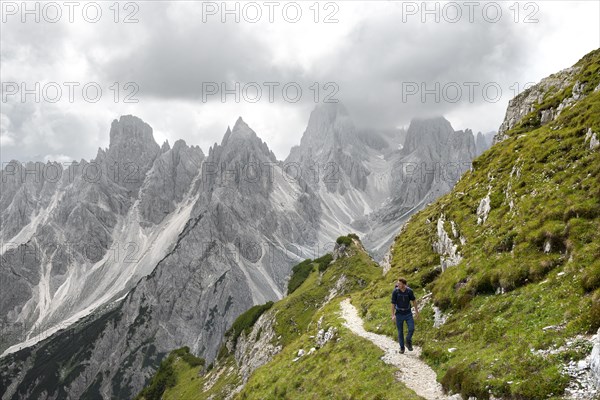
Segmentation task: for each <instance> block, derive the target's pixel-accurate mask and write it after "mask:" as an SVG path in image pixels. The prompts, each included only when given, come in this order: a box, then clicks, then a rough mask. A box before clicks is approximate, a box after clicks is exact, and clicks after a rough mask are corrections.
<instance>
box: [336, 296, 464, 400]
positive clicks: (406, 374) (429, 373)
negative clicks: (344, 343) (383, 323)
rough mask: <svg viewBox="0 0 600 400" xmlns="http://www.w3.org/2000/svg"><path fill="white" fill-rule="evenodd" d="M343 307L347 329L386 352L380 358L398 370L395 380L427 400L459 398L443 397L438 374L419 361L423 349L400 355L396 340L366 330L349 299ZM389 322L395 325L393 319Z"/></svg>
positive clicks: (342, 304) (344, 302)
mask: <svg viewBox="0 0 600 400" xmlns="http://www.w3.org/2000/svg"><path fill="white" fill-rule="evenodd" d="M340 306H341V309H342V313H341V315H342V318H344V319H345V320H346V322H344V326H345V327H346V328H348V329H350V330H351V331H352V332H353V333H355V334H356V335H358V336H360V337H363V338H365V339H367V340H369V341H371V342H372V343H373V344H375V345H376V346H377V347H379V348H380V349H382V350H383V351H385V354H384V356H383V357H382V358H381V359H382V360H383V361H384V362H385V363H386V364H391V365H394V366H396V367H398V372H397V373H396V378H397V379H398V380H400V381H402V382H403V383H404V384H405V385H406V386H407V387H408V388H409V389H411V390H413V391H414V392H415V393H417V394H418V395H419V396H421V397H424V398H426V399H427V400H453V399H455V398H457V397H455V396H446V395H445V394H444V392H443V391H442V385H440V384H439V383H438V382H437V380H436V375H435V372H434V371H433V370H432V369H431V368H430V367H429V366H428V365H427V364H426V363H425V362H423V361H421V359H419V356H420V355H421V348H420V347H418V346H414V345H413V349H414V350H413V351H406V353H404V354H400V353H399V352H398V350H399V349H400V345H399V344H398V341H397V340H393V339H391V338H389V337H388V336H385V335H379V334H377V333H374V332H368V331H366V330H365V328H364V327H363V321H362V319H361V317H360V316H359V315H358V311H357V310H356V307H354V306H353V305H352V304H351V303H350V299H345V300H343V301H342V302H341V303H340ZM390 323H392V322H391V320H390ZM458 398H460V396H459V397H458Z"/></svg>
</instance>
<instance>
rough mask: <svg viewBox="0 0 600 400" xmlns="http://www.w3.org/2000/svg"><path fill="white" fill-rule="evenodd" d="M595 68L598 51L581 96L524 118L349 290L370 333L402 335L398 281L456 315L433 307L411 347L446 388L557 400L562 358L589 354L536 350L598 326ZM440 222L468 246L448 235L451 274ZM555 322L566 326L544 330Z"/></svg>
mask: <svg viewBox="0 0 600 400" xmlns="http://www.w3.org/2000/svg"><path fill="white" fill-rule="evenodd" d="M599 61H600V51H595V52H593V53H591V55H588V56H586V57H585V58H584V59H583V60H582V62H580V65H581V66H582V72H580V76H579V77H576V80H577V79H579V80H580V81H582V82H583V81H586V82H588V83H589V85H588V86H587V87H586V89H585V92H586V93H587V95H588V97H587V98H586V99H584V100H582V101H580V102H578V103H577V104H576V105H575V106H573V107H572V108H568V109H566V110H564V111H563V112H562V113H561V115H560V117H559V118H558V119H557V120H556V121H554V122H551V123H550V124H547V125H544V126H542V127H540V126H539V124H537V125H536V124H531V123H529V122H527V119H526V121H525V122H523V123H522V124H520V125H519V126H517V127H516V128H515V129H514V130H512V131H510V132H508V136H509V138H508V139H506V140H505V141H503V142H501V143H499V144H497V145H495V146H493V147H492V148H491V149H490V150H488V151H487V152H485V153H484V154H483V155H482V156H480V157H479V158H478V159H477V160H475V162H474V168H473V170H472V171H470V172H467V173H466V174H465V176H464V177H463V178H462V179H461V180H460V181H459V182H458V184H457V185H456V186H455V188H454V189H453V190H452V192H451V193H449V194H448V195H446V196H443V197H442V198H440V199H439V200H438V201H436V202H435V203H433V204H432V205H430V206H429V207H427V208H426V209H425V210H423V211H422V212H420V213H418V214H416V215H414V216H413V217H412V218H411V220H410V222H409V223H408V224H407V225H406V227H405V229H404V231H403V233H402V234H401V235H400V236H399V237H397V238H396V241H395V243H394V246H393V258H392V266H391V270H390V272H389V273H388V274H387V275H386V276H385V277H383V278H382V279H380V280H378V281H376V282H373V283H372V284H371V285H370V286H369V288H368V289H367V290H365V291H362V292H360V293H357V294H355V295H353V298H354V303H355V304H357V305H359V306H360V309H361V310H362V312H363V317H364V319H365V320H366V327H367V329H370V330H372V331H378V332H384V333H386V334H388V335H389V336H391V337H395V335H396V332H395V327H394V326H393V324H391V323H389V315H388V314H389V298H390V294H391V290H392V288H393V281H394V280H395V279H396V278H397V277H398V276H400V275H402V276H405V277H406V278H407V279H408V280H409V285H410V286H411V287H412V288H413V289H415V290H416V294H417V296H419V295H420V296H423V295H424V294H425V293H432V299H433V304H435V305H437V306H438V307H440V308H441V309H442V310H444V311H445V312H446V313H448V314H449V315H450V317H449V319H448V321H447V323H446V324H445V325H442V327H440V328H439V329H437V328H434V327H433V310H432V308H431V307H429V306H428V307H426V309H425V310H424V311H423V313H422V318H421V320H420V321H419V322H418V323H417V330H416V333H415V342H416V343H417V344H418V345H421V346H423V356H424V358H425V360H426V361H427V362H428V363H429V364H430V365H432V367H433V368H434V369H435V370H436V372H437V374H438V378H439V380H440V381H441V382H442V384H443V386H444V387H445V388H446V389H450V390H452V391H454V392H459V393H462V394H463V395H464V396H477V397H478V398H487V396H488V394H489V392H491V393H493V394H494V395H495V396H497V397H500V396H501V397H506V398H515V399H517V398H518V399H539V398H551V397H555V396H559V395H560V394H561V393H563V391H564V388H565V387H566V385H567V384H568V378H566V377H565V376H563V375H562V374H561V372H560V365H561V361H562V362H564V361H568V360H569V359H570V358H573V359H577V358H581V357H583V354H578V353H566V354H563V355H557V356H552V357H548V358H542V357H541V356H538V355H535V354H533V353H532V352H531V349H547V348H549V347H551V346H560V345H561V344H563V343H565V341H566V340H567V338H572V337H573V336H575V335H577V334H591V333H594V332H595V331H596V330H597V329H598V328H599V327H600V289H599V288H600V261H599V260H600V180H599V179H598V177H599V176H600V156H599V154H598V151H597V150H596V151H591V150H590V149H589V142H588V143H585V142H584V137H585V132H586V131H587V129H588V128H592V130H593V131H594V132H600V93H598V92H596V93H593V92H592V90H593V88H594V87H595V86H597V85H598V82H599V81H600V75H599V74H598V71H599V68H598V66H599V65H600V62H599ZM553 96H559V97H561V98H562V97H564V96H565V93H562V92H561V93H556V94H554V95H551V96H547V97H546V98H545V99H544V103H545V104H550V103H552V104H554V103H556V102H557V101H558V103H559V102H560V101H561V99H556V98H553ZM539 109H542V108H540V107H538V110H539ZM537 116H538V114H537V111H534V112H533V113H532V114H531V116H530V117H531V118H530V119H535V118H537ZM517 170H518V171H519V174H517V173H516V171H517ZM488 191H490V199H491V203H492V210H491V212H490V214H489V216H488V219H487V221H486V222H485V223H483V224H481V225H478V224H477V215H476V210H477V207H478V205H479V202H480V200H481V199H482V198H483V197H485V196H486V195H487V193H488ZM507 191H508V192H509V193H510V198H507V196H506V194H505V193H506V192H507ZM510 199H512V200H513V208H512V209H511V207H510ZM442 215H443V216H444V218H445V220H446V224H445V225H446V226H445V229H446V231H447V232H448V233H449V234H450V235H451V229H450V221H453V222H454V223H455V225H456V229H457V230H458V234H459V236H462V237H464V238H465V239H466V243H465V244H464V245H462V244H460V242H459V240H458V238H453V240H454V242H455V243H457V244H458V251H460V253H461V254H462V256H463V260H462V262H461V263H460V264H459V265H457V266H454V267H450V268H449V269H447V270H446V271H445V272H444V273H441V271H440V269H439V264H440V257H439V255H438V254H436V253H435V252H434V251H433V248H432V245H433V243H434V241H435V240H436V238H437V233H436V224H437V221H438V219H439V218H440V217H441V216H442ZM547 243H549V244H550V246H551V251H550V252H548V253H546V252H544V248H545V245H546V244H547ZM559 274H560V275H559ZM496 291H504V292H505V293H504V294H495V293H496ZM549 325H561V326H562V327H563V328H562V330H559V331H555V330H546V331H544V330H543V329H542V328H544V327H546V326H549ZM452 347H454V348H456V349H457V350H456V351H455V352H452V353H450V352H448V348H452ZM509 382H512V383H509Z"/></svg>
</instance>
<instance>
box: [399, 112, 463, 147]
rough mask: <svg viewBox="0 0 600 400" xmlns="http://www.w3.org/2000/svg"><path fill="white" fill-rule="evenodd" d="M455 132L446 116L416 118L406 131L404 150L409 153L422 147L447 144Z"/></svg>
mask: <svg viewBox="0 0 600 400" xmlns="http://www.w3.org/2000/svg"><path fill="white" fill-rule="evenodd" d="M453 134H454V129H453V128H452V125H451V124H450V122H448V120H447V119H446V118H444V117H434V118H415V119H413V120H411V121H410V126H409V127H408V131H407V132H406V140H405V141H404V148H403V152H404V153H405V154H408V153H411V152H413V151H415V150H416V149H418V148H421V147H430V146H439V144H446V143H447V142H448V139H449V138H451V136H452V135H453Z"/></svg>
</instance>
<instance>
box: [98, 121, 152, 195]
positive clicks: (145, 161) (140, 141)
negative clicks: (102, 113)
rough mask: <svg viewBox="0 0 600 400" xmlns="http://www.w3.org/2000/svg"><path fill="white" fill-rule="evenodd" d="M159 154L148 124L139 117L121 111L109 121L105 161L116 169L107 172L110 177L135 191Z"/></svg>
mask: <svg viewBox="0 0 600 400" xmlns="http://www.w3.org/2000/svg"><path fill="white" fill-rule="evenodd" d="M159 154H161V148H160V146H159V145H158V143H156V141H155V140H154V136H153V134H152V128H151V127H150V125H148V124H147V123H145V122H144V121H142V120H141V119H140V118H138V117H135V116H133V115H123V116H121V118H119V120H114V121H113V122H112V124H111V127H110V144H109V146H108V150H107V151H106V156H105V162H106V165H107V166H110V168H112V170H113V171H118V173H115V172H113V173H111V174H107V175H108V176H109V177H110V178H111V179H112V180H113V181H115V182H116V183H118V184H119V185H121V186H124V187H126V188H127V189H129V190H132V191H133V192H134V193H135V192H136V191H137V189H139V187H140V186H141V184H142V182H143V181H144V178H145V176H146V173H147V172H148V170H149V169H150V168H151V167H152V164H153V163H154V160H155V159H156V157H157V156H158V155H159ZM100 155H101V154H100V150H99V156H100ZM96 161H98V160H96Z"/></svg>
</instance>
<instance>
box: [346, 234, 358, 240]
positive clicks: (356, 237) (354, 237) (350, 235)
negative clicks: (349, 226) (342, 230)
mask: <svg viewBox="0 0 600 400" xmlns="http://www.w3.org/2000/svg"><path fill="white" fill-rule="evenodd" d="M348 237H349V238H351V239H354V240H359V241H360V238H359V237H358V235H357V234H356V233H349V234H348Z"/></svg>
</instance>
